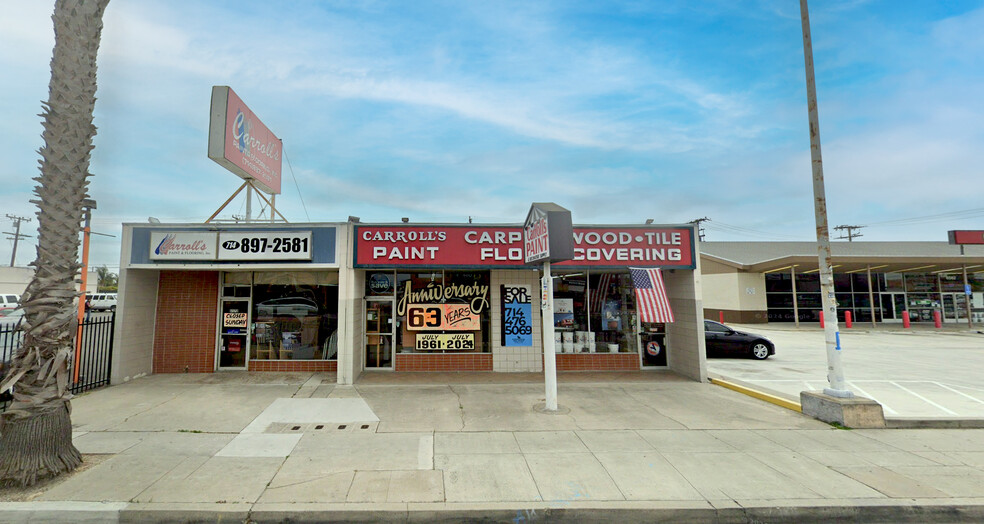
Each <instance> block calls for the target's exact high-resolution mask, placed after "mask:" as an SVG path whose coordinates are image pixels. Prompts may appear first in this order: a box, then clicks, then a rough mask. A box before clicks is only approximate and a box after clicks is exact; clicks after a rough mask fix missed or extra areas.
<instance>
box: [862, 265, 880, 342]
mask: <svg viewBox="0 0 984 524" xmlns="http://www.w3.org/2000/svg"><path fill="white" fill-rule="evenodd" d="M865 269H867V271H868V306H869V307H870V308H871V327H872V328H876V327H878V323H877V322H875V290H874V287H873V286H872V284H871V264H868V265H866V266H865Z"/></svg>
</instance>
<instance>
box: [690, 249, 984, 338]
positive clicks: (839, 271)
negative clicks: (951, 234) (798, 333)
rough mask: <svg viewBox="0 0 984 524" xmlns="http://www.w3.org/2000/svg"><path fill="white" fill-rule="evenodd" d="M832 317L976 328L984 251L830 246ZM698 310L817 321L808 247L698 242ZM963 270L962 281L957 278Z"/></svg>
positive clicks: (983, 309) (983, 314) (734, 317)
mask: <svg viewBox="0 0 984 524" xmlns="http://www.w3.org/2000/svg"><path fill="white" fill-rule="evenodd" d="M831 253H832V264H833V273H834V292H835V294H836V297H835V298H836V300H837V306H838V319H839V320H841V321H844V320H845V316H846V313H847V312H850V313H851V317H852V321H854V322H872V321H874V322H885V323H901V322H903V319H904V318H905V317H906V316H908V319H909V320H910V321H911V322H928V323H932V322H934V314H935V313H938V314H939V316H940V320H941V321H942V322H951V323H966V322H967V320H968V307H967V306H968V303H969V305H970V320H971V321H972V322H974V323H984V271H982V269H984V246H971V245H968V246H963V250H962V251H961V247H960V246H956V245H949V244H948V243H946V242H837V243H833V244H832V245H831ZM701 257H702V261H701V268H702V274H703V275H702V276H703V280H704V286H703V292H704V313H705V316H706V317H707V318H710V319H712V320H718V319H719V318H720V316H721V315H723V316H724V318H725V320H726V321H728V322H797V321H799V322H818V321H819V318H820V311H821V303H820V279H819V275H818V273H819V272H818V271H817V256H816V246H815V244H813V243H810V242H707V243H703V244H701ZM965 273H966V278H965V276H964V275H965Z"/></svg>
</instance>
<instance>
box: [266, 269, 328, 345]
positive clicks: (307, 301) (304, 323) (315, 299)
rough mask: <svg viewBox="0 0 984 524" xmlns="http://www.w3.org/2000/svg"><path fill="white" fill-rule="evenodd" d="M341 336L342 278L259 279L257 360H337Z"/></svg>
mask: <svg viewBox="0 0 984 524" xmlns="http://www.w3.org/2000/svg"><path fill="white" fill-rule="evenodd" d="M337 330H338V275H337V274H325V273H317V274H316V273H310V274H299V273H289V272H288V273H272V272H268V273H255V274H254V281H253V315H252V329H251V334H252V340H251V344H252V351H251V354H250V358H251V359H254V360H334V359H336V358H337V355H338V335H337Z"/></svg>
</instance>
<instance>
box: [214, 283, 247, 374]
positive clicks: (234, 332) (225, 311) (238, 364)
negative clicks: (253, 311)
mask: <svg viewBox="0 0 984 524" xmlns="http://www.w3.org/2000/svg"><path fill="white" fill-rule="evenodd" d="M220 311H221V312H220V313H219V348H218V349H219V369H246V355H247V354H249V320H250V319H249V300H243V299H227V298H223V299H222V308H221V310H220Z"/></svg>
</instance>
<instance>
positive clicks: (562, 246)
mask: <svg viewBox="0 0 984 524" xmlns="http://www.w3.org/2000/svg"><path fill="white" fill-rule="evenodd" d="M572 229H573V228H572V226H571V212H570V211H568V210H566V209H564V208H562V207H560V206H558V205H557V204H553V203H534V204H533V205H532V206H530V211H529V213H527V215H526V222H525V223H524V224H523V262H525V263H526V264H531V263H533V262H539V261H542V260H548V259H549V260H550V261H551V262H561V261H563V260H570V259H571V258H572V257H573V256H574V252H573V248H574V244H573V241H572V238H571V233H572Z"/></svg>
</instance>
